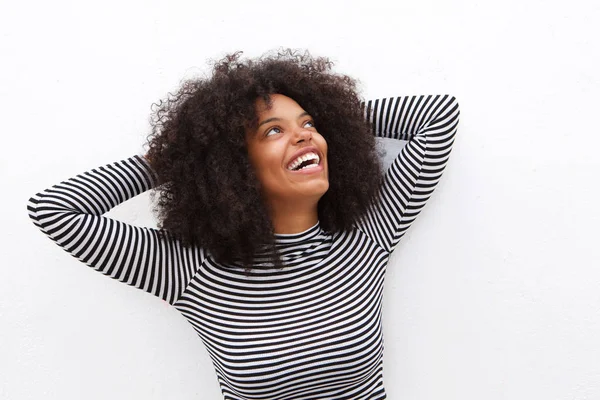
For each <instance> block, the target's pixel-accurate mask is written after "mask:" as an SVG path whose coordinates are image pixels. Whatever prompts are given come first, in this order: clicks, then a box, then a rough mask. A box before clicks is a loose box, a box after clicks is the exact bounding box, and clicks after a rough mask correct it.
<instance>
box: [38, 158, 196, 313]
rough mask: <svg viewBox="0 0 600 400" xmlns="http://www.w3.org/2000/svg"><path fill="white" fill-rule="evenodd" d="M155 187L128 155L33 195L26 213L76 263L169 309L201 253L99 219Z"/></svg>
mask: <svg viewBox="0 0 600 400" xmlns="http://www.w3.org/2000/svg"><path fill="white" fill-rule="evenodd" d="M156 182H157V180H156V175H155V174H154V172H153V171H152V168H151V167H150V163H149V162H148V161H147V160H146V159H145V158H144V157H143V156H141V155H134V156H132V157H130V158H127V159H125V160H121V161H118V162H114V163H111V164H107V165H104V166H101V167H98V168H95V169H92V170H91V171H87V172H84V173H82V174H80V175H77V176H75V177H73V178H71V179H68V180H67V181H64V182H61V183H59V184H56V185H53V186H52V187H50V188H48V189H46V190H44V191H42V192H41V193H37V194H36V195H34V196H32V197H31V198H30V199H29V201H28V204H27V210H28V212H29V217H30V218H31V219H32V221H33V223H34V224H35V225H36V226H37V227H38V228H39V229H40V230H41V231H42V232H43V233H44V234H46V235H47V236H48V237H49V238H50V239H52V240H53V241H54V242H55V243H56V244H58V245H59V246H60V247H62V248H63V249H64V250H65V251H67V252H68V253H70V254H71V255H73V256H74V257H76V258H78V259H79V260H80V261H82V262H84V263H85V264H87V265H88V266H90V267H92V268H94V269H95V270H97V271H100V272H102V273H103V274H105V275H108V276H110V277H111V278H114V279H117V280H119V281H121V282H124V283H127V284H128V285H131V286H135V287H137V288H139V289H142V290H144V291H146V292H148V293H151V294H153V295H155V296H157V297H160V298H161V299H163V300H165V301H167V302H168V303H169V304H174V303H175V302H176V301H177V300H178V299H179V297H180V296H181V295H182V293H183V291H184V290H185V288H186V287H187V284H188V283H189V282H190V280H191V279H192V278H193V276H194V273H195V271H196V269H197V268H198V267H199V266H200V265H201V264H202V262H203V261H204V258H205V252H204V250H203V249H202V248H198V247H195V246H192V247H189V248H184V247H183V246H182V245H181V244H180V242H179V241H178V240H176V239H175V238H174V237H173V235H171V234H170V233H169V232H168V231H165V230H161V231H160V232H161V233H163V234H164V235H162V236H159V230H157V229H153V228H145V227H137V226H133V225H129V224H126V223H123V222H121V221H117V220H114V219H111V218H108V217H104V216H102V214H104V213H106V212H108V211H109V210H110V209H112V208H113V207H115V206H117V205H118V204H120V203H123V202H125V201H126V200H128V199H131V198H133V197H135V196H137V195H138V194H141V193H143V192H145V191H147V190H149V189H152V188H153V187H154V186H155V185H156ZM163 236H164V237H163Z"/></svg>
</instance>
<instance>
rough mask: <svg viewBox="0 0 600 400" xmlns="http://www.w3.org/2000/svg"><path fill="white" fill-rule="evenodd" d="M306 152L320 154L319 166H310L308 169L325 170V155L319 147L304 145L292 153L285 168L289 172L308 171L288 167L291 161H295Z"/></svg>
mask: <svg viewBox="0 0 600 400" xmlns="http://www.w3.org/2000/svg"><path fill="white" fill-rule="evenodd" d="M306 153H316V154H317V155H318V156H319V166H318V167H317V168H309V169H308V171H313V170H314V171H322V170H323V165H322V164H323V155H322V154H321V152H320V151H319V149H317V148H316V147H315V146H308V147H303V148H301V149H300V150H298V151H297V152H295V153H294V154H292V156H291V157H290V159H289V161H288V162H287V163H286V164H285V169H286V170H287V171H289V172H306V171H307V170H300V171H290V170H289V169H288V167H289V166H290V163H291V162H292V161H294V160H295V159H296V158H298V157H300V156H302V155H304V154H306Z"/></svg>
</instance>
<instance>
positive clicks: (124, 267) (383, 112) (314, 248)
mask: <svg viewBox="0 0 600 400" xmlns="http://www.w3.org/2000/svg"><path fill="white" fill-rule="evenodd" d="M366 109H371V110H372V111H373V113H372V114H371V115H372V116H371V117H368V118H370V121H371V122H372V123H373V131H374V133H375V134H376V135H377V136H380V137H388V138H395V139H403V140H408V141H409V142H408V143H407V144H406V146H405V147H403V149H402V150H401V152H400V153H399V154H398V156H397V158H396V159H395V160H394V161H393V163H392V165H391V166H390V168H389V170H388V171H387V173H386V175H385V179H384V182H383V184H382V187H381V191H382V196H381V201H380V203H378V204H374V205H373V207H372V208H371V209H370V211H369V213H368V214H367V215H366V216H365V217H364V218H363V219H362V220H361V221H360V222H359V223H357V224H356V227H355V229H353V230H352V231H350V232H347V233H343V234H342V233H336V232H326V231H324V230H323V229H322V228H321V226H320V225H319V223H318V222H317V224H316V225H314V226H313V227H311V228H309V229H308V230H306V231H304V232H301V233H297V234H277V238H276V239H277V244H278V246H279V247H280V249H281V251H282V253H283V255H284V256H283V259H284V261H285V262H286V267H285V268H284V269H282V270H276V269H272V268H271V267H269V266H262V267H261V266H260V265H258V266H257V268H256V269H253V270H252V271H251V272H250V274H248V273H247V272H246V271H244V270H242V269H239V268H228V267H226V266H223V265H219V264H218V263H217V262H215V260H214V259H213V258H212V257H211V256H210V254H209V253H208V252H207V251H206V250H204V249H202V248H189V249H185V248H184V247H183V246H181V245H180V243H179V242H178V241H177V240H175V239H174V238H173V236H172V235H168V234H167V237H166V238H164V239H161V238H159V236H158V235H157V230H156V229H151V228H142V227H137V226H133V225H128V224H125V223H123V222H120V221H116V220H114V219H111V218H108V217H104V216H102V215H103V214H104V213H106V212H107V211H109V210H110V209H111V208H113V207H115V206H116V205H118V204H120V203H122V202H124V201H126V200H128V199H130V198H132V197H134V196H136V195H138V194H140V193H142V192H144V191H146V190H149V189H151V188H153V187H154V185H155V184H156V180H155V176H154V174H153V172H152V170H151V169H150V166H149V164H147V163H146V161H145V159H144V158H143V157H141V156H140V155H134V156H132V157H130V158H128V159H125V160H122V161H118V162H114V163H111V164H107V165H104V166H101V167H98V168H95V169H92V170H91V171H88V172H84V173H83V174H80V175H77V176H75V177H73V178H71V179H69V180H67V181H64V182H61V183H59V184H57V185H54V186H52V187H51V188H48V189H46V190H44V191H43V192H41V193H37V194H36V195H34V196H32V197H31V198H30V199H29V202H28V205H27V209H28V212H29V216H30V217H31V219H32V220H33V222H34V224H35V225H36V226H37V227H38V228H39V229H40V230H41V231H42V232H44V233H45V234H46V235H48V236H49V237H50V238H51V239H52V240H54V241H55V242H56V243H57V244H58V245H59V246H61V247H62V248H63V249H64V250H65V251H67V252H69V253H71V254H72V255H73V256H75V257H77V258H78V259H79V260H80V261H82V262H84V263H86V264H87V265H89V266H90V267H93V268H94V269H96V270H98V271H100V272H102V273H103V274H105V275H108V276H110V277H112V278H114V279H118V280H119V281H121V282H124V283H127V284H129V285H132V286H135V287H137V288H140V289H143V290H144V291H146V292H148V293H151V294H153V295H155V296H157V297H160V298H161V299H163V300H165V301H167V302H168V303H169V304H171V305H172V306H174V307H175V308H176V309H177V310H179V311H180V312H181V314H182V315H183V316H184V317H185V318H186V319H187V320H188V321H189V322H190V324H191V325H192V326H193V328H194V329H195V330H196V332H197V333H198V335H199V336H200V338H201V339H202V341H203V343H204V344H205V346H206V349H207V350H208V352H209V354H210V357H211V358H212V360H213V363H214V367H215V370H216V373H217V379H218V381H219V384H220V387H221V390H222V392H223V396H224V398H225V399H263V400H274V399H296V400H300V399H385V398H386V394H385V390H384V387H383V380H382V356H383V335H382V322H381V304H382V291H383V282H384V276H385V271H386V265H387V263H388V260H389V256H390V254H391V252H392V251H393V250H394V248H395V247H396V245H397V244H398V242H399V240H400V239H401V238H402V236H403V235H404V233H405V232H406V230H407V229H408V228H409V227H410V225H411V224H412V222H413V221H414V220H415V218H416V217H417V215H418V214H419V212H420V211H421V209H422V208H423V206H424V205H425V203H426V201H427V200H428V199H429V197H430V195H431V193H432V192H433V190H434V188H435V187H436V185H437V183H438V181H439V179H440V177H441V175H442V172H443V170H444V168H445V166H446V162H447V161H448V157H449V155H450V151H451V149H452V145H453V142H454V135H455V133H456V130H457V125H458V120H459V108H458V103H457V101H456V99H455V98H454V97H452V96H449V95H436V96H406V97H395V98H384V99H378V100H374V101H368V102H367V108H366ZM366 115H368V114H366ZM259 258H260V255H259Z"/></svg>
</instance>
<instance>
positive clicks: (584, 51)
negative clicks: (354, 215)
mask: <svg viewBox="0 0 600 400" xmlns="http://www.w3.org/2000/svg"><path fill="white" fill-rule="evenodd" d="M599 20H600V3H599V2H597V1H591V0H589V1H584V0H576V1H569V2H564V1H560V2H559V1H541V0H539V1H531V0H525V1H523V0H520V1H516V0H508V1H506V0H504V1H496V2H483V1H475V0H470V1H469V0H464V1H442V0H438V1H431V0H425V1H424V0H419V1H417V0H413V1H411V2H408V1H400V2H397V1H396V2H391V1H390V2H384V1H361V2H348V1H345V2H342V1H339V2H333V1H328V2H321V1H314V0H309V1H303V2H284V1H253V2H242V1H235V2H231V1H218V2H199V1H188V2H184V1H170V2H166V1H163V2H158V1H144V2H142V1H114V0H111V1H103V2H90V1H77V2H76V1H66V0H55V1H51V2H50V1H40V0H36V1H29V2H17V1H12V2H8V1H2V4H1V12H0V52H1V53H0V54H1V56H2V62H1V63H0V110H1V111H0V115H2V136H1V137H2V140H1V141H0V144H1V145H2V148H1V154H2V158H1V162H0V172H1V179H2V184H3V195H2V197H1V200H0V201H1V202H2V203H1V212H2V229H1V230H0V235H1V237H0V243H1V246H2V256H3V262H2V268H1V269H0V271H1V276H0V318H1V320H0V323H1V327H0V328H1V329H0V398H2V399H61V400H71V399H73V400H75V399H77V400H78V399H90V400H91V399H109V398H110V399H178V400H191V399H194V400H197V399H219V398H222V397H221V394H220V391H219V389H218V385H217V382H216V378H215V373H214V371H213V367H212V364H211V361H210V358H209V357H208V354H207V353H206V350H205V349H204V347H203V345H202V342H201V341H200V340H199V338H198V337H197V336H196V334H195V332H194V331H193V329H192V327H191V325H189V324H188V323H187V321H185V319H184V318H183V317H182V316H181V315H180V314H178V312H177V310H175V309H174V308H171V307H169V306H168V305H167V304H166V303H165V302H163V301H161V300H159V299H157V298H155V297H153V296H151V295H148V294H147V293H145V292H143V291H141V290H138V289H135V288H132V287H130V286H127V285H125V284H122V283H120V282H118V281H116V280H113V279H110V278H108V277H105V276H103V275H101V274H99V273H97V272H96V271H94V270H92V269H91V268H88V267H86V266H85V265H84V264H82V263H81V262H79V261H78V260H77V259H75V258H73V257H72V256H70V255H69V254H68V253H66V252H65V251H63V250H62V249H61V248H59V247H58V246H57V245H56V244H54V243H53V242H52V241H51V240H49V239H48V238H47V237H46V236H45V235H43V234H42V233H41V232H40V231H38V230H37V228H36V227H35V226H34V225H33V224H32V222H31V221H30V220H29V218H28V216H27V211H26V202H27V200H28V198H29V197H30V196H31V195H33V194H35V193H37V192H38V191H41V190H43V189H45V188H47V187H50V186H51V185H53V184H55V183H58V182H60V181H62V180H64V179H67V178H69V177H71V176H74V175H76V174H78V173H81V172H84V171H86V170H88V169H91V168H95V167H97V166H100V165H104V164H107V163H109V162H113V161H117V160H120V159H123V158H126V157H129V156H131V155H133V154H137V153H140V152H142V151H143V150H144V148H143V147H142V146H143V143H144V142H145V136H146V134H147V133H148V130H149V123H148V117H149V115H150V106H151V104H152V103H153V102H156V101H158V100H159V99H161V98H164V96H165V95H166V94H167V92H169V91H173V90H174V89H176V88H177V86H178V84H179V83H180V81H181V80H182V79H183V78H187V77H192V76H196V75H199V74H203V73H206V72H207V71H208V64H207V61H208V60H209V59H219V58H222V57H223V56H224V55H225V54H226V53H230V52H233V51H235V50H243V51H244V52H245V53H244V54H245V55H246V56H250V57H254V56H258V55H260V54H262V53H264V52H266V51H268V50H272V49H276V48H278V47H280V46H285V47H292V48H300V49H308V50H309V51H311V53H313V54H314V55H322V56H328V57H330V58H331V59H332V60H333V61H334V62H335V64H336V66H335V70H336V71H337V72H342V73H346V74H348V75H351V76H353V77H355V78H358V79H359V80H360V82H361V88H362V90H363V95H364V97H366V98H376V97H387V96H396V95H414V94H445V93H448V94H452V95H454V96H456V98H457V99H458V101H459V104H460V107H461V120H460V124H459V131H458V136H457V139H456V143H455V148H454V150H453V153H452V155H451V157H450V160H449V163H448V166H447V169H446V171H445V173H444V176H443V178H442V181H441V182H440V184H439V187H438V188H437V190H436V192H435V193H434V195H433V196H432V198H431V200H430V202H429V203H428V204H427V206H426V207H425V209H424V210H423V212H422V213H421V215H420V216H419V218H418V219H417V221H416V222H415V223H414V225H413V226H412V227H411V229H410V230H409V232H408V233H407V235H406V236H405V238H404V239H403V241H402V243H401V244H400V245H399V246H398V248H397V250H396V252H395V253H394V255H393V256H392V259H391V261H390V265H389V274H388V276H387V280H386V288H385V304H384V313H385V315H384V326H385V340H386V342H385V343H386V349H385V364H384V369H385V372H384V378H385V385H386V389H387V392H388V396H389V398H390V399H393V400H396V399H404V400H432V399H444V400H465V399H473V400H475V399H477V400H479V399H486V400H498V399H510V400H514V399H527V400H529V399H544V400H553V399H556V400H559V399H560V400H567V399H569V400H587V399H589V400H592V399H594V400H597V399H599V398H600V271H599V269H600V254H599V250H598V248H599V247H600V246H599V245H598V242H599V239H600V234H599V233H598V225H599V222H600V217H599V212H598V208H597V207H598V204H599V202H600V196H599V195H600V189H599V181H600V180H599V178H598V173H599V172H600V168H599V167H600V162H599V157H598V147H599V146H600V140H599V135H600V129H599V122H598V110H599V108H600V100H599V99H600V85H599V71H600V57H599V53H600V50H599V49H600V43H599V38H600V29H599V28H598V21H599ZM385 144H386V146H387V145H389V147H386V148H387V149H388V158H387V160H386V161H387V162H388V163H389V161H390V159H391V158H393V157H394V156H395V155H396V153H397V152H398V151H399V149H400V147H399V144H401V143H399V142H396V143H393V144H395V146H392V145H391V144H390V143H388V142H387V141H386V142H385ZM148 194H149V193H148V192H146V193H144V194H142V195H140V196H138V197H136V198H134V199H132V200H130V201H128V202H126V203H124V204H123V205H121V206H119V207H117V208H116V209H115V210H113V211H111V212H110V214H109V215H111V216H113V217H115V218H118V219H121V220H123V221H126V222H130V223H133V224H139V225H146V226H155V221H154V217H153V215H152V213H151V211H150V203H149V196H148Z"/></svg>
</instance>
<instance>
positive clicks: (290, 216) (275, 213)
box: [270, 203, 319, 234]
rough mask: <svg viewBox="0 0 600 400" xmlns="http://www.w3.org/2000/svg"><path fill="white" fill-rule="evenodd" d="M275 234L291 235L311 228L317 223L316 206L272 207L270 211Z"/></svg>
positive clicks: (289, 205) (290, 205) (285, 204)
mask: <svg viewBox="0 0 600 400" xmlns="http://www.w3.org/2000/svg"><path fill="white" fill-rule="evenodd" d="M270 213H271V221H272V222H273V229H274V231H275V233H280V234H293V233H299V232H303V231H305V230H307V229H308V228H311V227H313V226H314V225H315V224H316V223H317V222H318V221H319V214H318V212H317V204H311V205H308V204H304V205H300V204H289V203H284V204H281V205H279V206H273V207H271V210H270Z"/></svg>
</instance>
